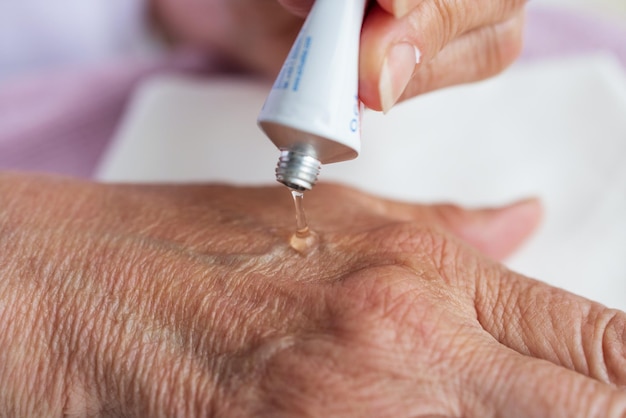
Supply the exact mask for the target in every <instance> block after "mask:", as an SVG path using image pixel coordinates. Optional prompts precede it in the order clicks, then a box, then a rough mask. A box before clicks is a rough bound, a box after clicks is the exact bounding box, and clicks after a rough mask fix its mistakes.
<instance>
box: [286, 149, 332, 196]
mask: <svg viewBox="0 0 626 418" xmlns="http://www.w3.org/2000/svg"><path fill="white" fill-rule="evenodd" d="M311 154H313V155H315V153H314V152H313V151H312V150H311V149H310V148H303V149H297V148H296V149H290V150H282V151H281V153H280V158H279V159H278V165H277V166H276V180H278V182H280V183H282V184H284V185H285V186H287V187H289V188H290V189H295V190H298V191H304V190H311V189H312V188H313V186H314V185H315V182H316V181H317V176H319V174H320V169H321V168H322V163H321V162H320V161H319V160H318V159H317V158H315V157H314V156H311Z"/></svg>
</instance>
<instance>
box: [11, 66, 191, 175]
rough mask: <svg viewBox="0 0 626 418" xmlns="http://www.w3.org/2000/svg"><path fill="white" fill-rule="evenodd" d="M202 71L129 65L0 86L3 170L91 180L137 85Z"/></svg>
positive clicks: (49, 75)
mask: <svg viewBox="0 0 626 418" xmlns="http://www.w3.org/2000/svg"><path fill="white" fill-rule="evenodd" d="M200 67H201V65H199V64H198V63H195V62H192V63H190V62H189V61H188V60H185V59H176V58H175V59H170V60H165V61H162V62H124V63H121V64H115V65H110V66H108V67H105V68H91V69H83V70H80V71H70V72H58V73H55V74H48V75H45V76H39V77H31V78H26V79H22V80H15V81H13V82H11V83H5V84H4V85H0V168H2V169H20V170H36V171H49V172H57V173H63V174H68V175H74V176H79V177H89V176H91V175H92V173H93V171H94V169H95V168H96V166H97V163H98V161H99V159H100V157H101V155H102V153H103V151H104V150H105V149H106V146H107V143H108V141H109V140H110V139H111V137H112V135H113V133H114V131H115V129H116V127H117V125H118V122H119V120H120V117H121V116H122V114H123V113H124V109H125V107H126V104H127V101H128V99H129V98H130V95H131V93H132V91H133V90H134V88H135V87H136V86H137V84H138V83H140V82H141V81H143V80H145V79H147V78H149V77H150V76H152V75H154V74H162V73H168V72H181V71H193V70H196V69H198V68H200Z"/></svg>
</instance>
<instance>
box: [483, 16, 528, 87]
mask: <svg viewBox="0 0 626 418" xmlns="http://www.w3.org/2000/svg"><path fill="white" fill-rule="evenodd" d="M481 37H482V43H483V45H484V51H485V53H484V54H481V55H480V56H478V57H477V59H480V60H482V63H480V64H479V66H478V68H480V69H482V70H481V71H482V72H483V74H484V76H491V75H495V74H498V73H500V72H501V71H502V70H504V69H505V68H507V67H508V66H509V65H511V64H512V63H513V62H514V61H515V60H516V59H517V57H518V56H519V55H520V53H521V51H522V45H523V39H522V38H523V19H520V18H514V19H511V20H509V21H506V22H503V23H500V24H497V25H494V26H491V27H489V28H486V29H485V30H484V31H482V36H481Z"/></svg>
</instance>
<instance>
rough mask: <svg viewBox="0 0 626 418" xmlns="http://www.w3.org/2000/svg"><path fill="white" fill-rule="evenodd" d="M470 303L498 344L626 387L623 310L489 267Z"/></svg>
mask: <svg viewBox="0 0 626 418" xmlns="http://www.w3.org/2000/svg"><path fill="white" fill-rule="evenodd" d="M476 286H477V287H476V293H475V307H476V312H477V315H478V320H479V322H480V323H481V325H482V326H483V328H484V329H485V330H486V331H488V332H489V333H490V334H492V335H493V336H494V337H495V338H496V339H497V340H498V341H499V342H500V343H502V344H504V345H506V346H508V347H510V348H512V349H514V350H515V351H518V352H520V353H522V354H527V355H530V356H533V357H537V358H541V359H545V360H548V361H551V362H553V363H555V364H558V365H562V366H565V367H567V368H570V369H572V370H575V371H577V372H579V373H583V374H585V375H587V376H590V377H593V378H595V379H597V380H600V381H602V382H607V383H612V384H614V385H618V386H624V385H626V313H624V312H621V311H619V310H616V309H609V308H607V307H605V306H603V305H601V304H599V303H596V302H593V301H591V300H588V299H585V298H583V297H580V296H576V295H574V294H571V293H569V292H566V291H565V290H562V289H558V288H554V287H552V286H549V285H547V284H545V283H542V282H539V281H536V280H531V279H528V278H526V277H523V276H521V275H519V274H516V273H513V272H511V271H509V270H506V269H505V268H504V267H495V268H494V270H493V271H492V272H491V273H489V274H487V275H485V277H482V278H479V279H477V283H476Z"/></svg>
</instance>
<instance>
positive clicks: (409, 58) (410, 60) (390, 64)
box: [378, 42, 421, 113]
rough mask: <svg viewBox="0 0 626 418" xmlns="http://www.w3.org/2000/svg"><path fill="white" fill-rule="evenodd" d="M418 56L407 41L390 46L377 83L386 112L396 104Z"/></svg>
mask: <svg viewBox="0 0 626 418" xmlns="http://www.w3.org/2000/svg"><path fill="white" fill-rule="evenodd" d="M420 57H421V54H420V52H419V50H418V49H417V48H416V47H415V46H413V45H411V44H409V43H407V42H402V43H399V44H396V45H394V46H393V47H391V49H390V50H389V52H388V53H387V56H386V57H385V61H384V62H383V68H382V70H381V72H380V81H379V85H378V91H379V94H380V103H381V107H382V108H383V112H385V113H387V112H388V111H389V109H391V108H392V107H393V105H394V104H396V102H397V101H398V99H399V98H400V96H401V95H402V93H403V92H404V89H406V86H407V85H408V84H409V81H411V78H412V77H413V71H414V70H415V65H416V64H418V63H419V60H420Z"/></svg>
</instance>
